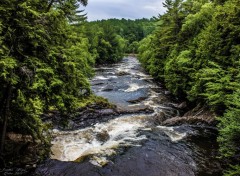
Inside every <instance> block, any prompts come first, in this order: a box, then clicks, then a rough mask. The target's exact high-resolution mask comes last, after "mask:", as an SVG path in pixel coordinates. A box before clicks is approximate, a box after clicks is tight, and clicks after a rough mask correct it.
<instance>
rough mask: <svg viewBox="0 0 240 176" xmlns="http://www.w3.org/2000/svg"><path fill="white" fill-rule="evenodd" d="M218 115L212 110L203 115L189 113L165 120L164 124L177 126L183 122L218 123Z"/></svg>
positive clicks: (194, 123) (193, 123) (195, 123)
mask: <svg viewBox="0 0 240 176" xmlns="http://www.w3.org/2000/svg"><path fill="white" fill-rule="evenodd" d="M215 117H216V115H215V114H214V113H211V112H205V113H204V114H201V115H195V116H194V115H188V116H183V117H173V118H170V119H167V120H165V121H164V122H163V123H162V125H166V126H176V125H182V124H191V125H201V124H207V125H213V126H214V125H216V118H215Z"/></svg>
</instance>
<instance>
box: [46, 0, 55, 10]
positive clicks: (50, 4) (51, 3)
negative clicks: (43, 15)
mask: <svg viewBox="0 0 240 176" xmlns="http://www.w3.org/2000/svg"><path fill="white" fill-rule="evenodd" d="M53 2H54V0H51V2H50V3H49V4H48V7H47V12H49V10H50V9H51V7H52V5H53Z"/></svg>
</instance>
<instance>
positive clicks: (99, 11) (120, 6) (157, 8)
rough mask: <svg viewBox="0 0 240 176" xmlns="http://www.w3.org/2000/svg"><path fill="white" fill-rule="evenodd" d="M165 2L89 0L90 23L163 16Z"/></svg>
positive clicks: (158, 0)
mask: <svg viewBox="0 0 240 176" xmlns="http://www.w3.org/2000/svg"><path fill="white" fill-rule="evenodd" d="M162 2H163V0H88V5H87V7H86V8H85V12H86V13H87V16H88V21H93V20H101V19H109V18H119V19H121V18H126V19H139V18H143V17H145V18H151V17H152V16H158V14H163V12H164V8H163V6H162Z"/></svg>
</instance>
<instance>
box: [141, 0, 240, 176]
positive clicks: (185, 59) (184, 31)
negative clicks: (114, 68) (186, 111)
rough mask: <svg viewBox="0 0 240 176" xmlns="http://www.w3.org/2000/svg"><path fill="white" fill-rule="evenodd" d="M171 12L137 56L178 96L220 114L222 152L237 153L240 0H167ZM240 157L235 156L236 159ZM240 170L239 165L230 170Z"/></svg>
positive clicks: (226, 154) (239, 136)
mask: <svg viewBox="0 0 240 176" xmlns="http://www.w3.org/2000/svg"><path fill="white" fill-rule="evenodd" d="M163 5H164V6H165V7H166V8H167V12H166V13H165V14H164V15H162V16H160V17H159V19H158V27H157V28H156V30H155V31H154V32H153V34H152V35H150V36H151V37H150V36H149V37H147V38H145V39H143V40H142V41H141V42H140V46H139V60H140V61H141V63H142V65H143V66H144V67H145V68H146V70H147V71H149V73H150V74H152V75H153V76H154V77H155V78H157V79H160V80H162V81H164V82H165V85H166V87H167V88H168V89H169V90H170V91H171V92H172V93H173V94H175V95H176V96H178V97H180V98H185V99H187V100H188V101H190V102H191V104H198V103H199V102H201V103H204V104H207V105H208V106H209V107H211V108H212V109H213V110H215V112H216V113H217V114H218V115H219V116H220V117H219V121H220V123H219V131H220V135H219V137H218V141H219V144H220V152H221V154H222V156H223V157H228V158H230V159H231V157H234V156H239V151H240V149H239V145H240V143H239V141H240V124H239V121H240V119H239V115H240V110H239V108H240V107H239V104H240V97H239V90H240V81H239V80H240V77H239V75H240V60H239V59H240V57H239V56H240V35H239V34H240V31H239V30H240V22H239V14H240V1H238V0H224V1H214V2H212V1H211V2H209V1H208V0H204V1H202V0H187V1H180V0H166V1H165V2H164V4H163ZM239 163H240V159H239V158H237V159H236V164H239ZM231 174H232V175H240V173H239V166H236V167H234V169H233V170H232V171H229V172H227V174H226V175H231Z"/></svg>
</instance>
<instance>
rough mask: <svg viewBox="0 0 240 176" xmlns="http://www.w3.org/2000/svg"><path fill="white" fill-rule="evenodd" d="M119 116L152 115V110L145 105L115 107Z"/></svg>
mask: <svg viewBox="0 0 240 176" xmlns="http://www.w3.org/2000/svg"><path fill="white" fill-rule="evenodd" d="M117 112H118V113H119V114H134V113H153V112H154V111H153V109H152V108H150V107H148V106H145V105H136V106H131V107H117Z"/></svg>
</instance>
